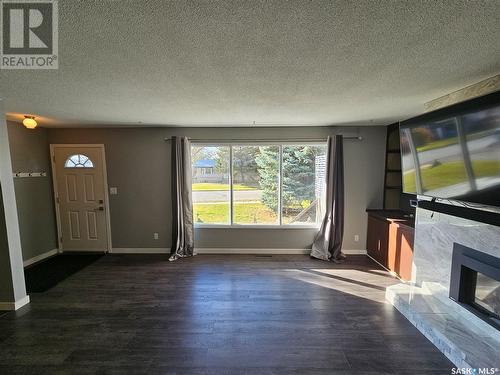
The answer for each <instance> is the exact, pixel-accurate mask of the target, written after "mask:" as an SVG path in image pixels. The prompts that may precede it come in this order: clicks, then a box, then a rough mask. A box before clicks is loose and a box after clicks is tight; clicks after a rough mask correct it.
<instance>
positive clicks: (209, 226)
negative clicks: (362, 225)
mask: <svg viewBox="0 0 500 375" xmlns="http://www.w3.org/2000/svg"><path fill="white" fill-rule="evenodd" d="M194 228H195V229H316V230H319V228H320V226H319V225H258V224H257V225H252V224H248V225H234V224H233V225H224V224H195V225H194Z"/></svg>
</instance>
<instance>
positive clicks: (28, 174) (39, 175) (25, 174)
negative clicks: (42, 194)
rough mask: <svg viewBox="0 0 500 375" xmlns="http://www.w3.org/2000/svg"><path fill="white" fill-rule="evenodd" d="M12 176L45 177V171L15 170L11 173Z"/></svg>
mask: <svg viewBox="0 0 500 375" xmlns="http://www.w3.org/2000/svg"><path fill="white" fill-rule="evenodd" d="M12 177H14V178H29V177H47V172H15V173H12Z"/></svg>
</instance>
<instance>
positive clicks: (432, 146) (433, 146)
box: [417, 131, 492, 152]
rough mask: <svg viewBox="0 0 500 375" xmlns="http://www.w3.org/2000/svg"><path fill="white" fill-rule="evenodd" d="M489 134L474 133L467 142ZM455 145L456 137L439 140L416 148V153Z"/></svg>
mask: <svg viewBox="0 0 500 375" xmlns="http://www.w3.org/2000/svg"><path fill="white" fill-rule="evenodd" d="M491 134H492V133H491V131H483V132H479V133H474V134H471V135H469V136H467V140H468V141H471V140H474V139H478V138H482V137H486V136H488V135H491ZM455 144H458V137H452V138H446V139H439V140H437V141H432V142H429V143H427V144H426V145H424V146H420V147H417V151H418V152H424V151H429V150H434V149H436V148H441V147H446V146H450V145H455Z"/></svg>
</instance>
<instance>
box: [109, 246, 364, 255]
mask: <svg viewBox="0 0 500 375" xmlns="http://www.w3.org/2000/svg"><path fill="white" fill-rule="evenodd" d="M195 252H196V253H197V254H275V255H279V254H283V255H286V254H309V253H310V252H311V249H269V248H234V247H228V248H222V247H198V248H196V249H195ZM342 252H343V253H344V254H347V255H365V254H366V250H342ZM111 253H112V254H169V253H170V248H165V247H149V248H141V247H114V248H113V250H112V251H111Z"/></svg>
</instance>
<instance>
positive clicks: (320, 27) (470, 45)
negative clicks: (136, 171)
mask: <svg viewBox="0 0 500 375" xmlns="http://www.w3.org/2000/svg"><path fill="white" fill-rule="evenodd" d="M499 20H500V1H498V0H490V1H488V0H484V1H479V0H472V1H459V0H449V1H435V0H429V1H418V0H410V1H392V0H391V1H372V0H369V1H363V0H356V1H352V0H351V1H298V0H293V1H278V0H275V1H270V0H269V1H255V0H247V1H166V0H148V1H145V0H123V1H122V0H99V1H97V0H94V1H81V0H59V70H55V71H41V70H36V71H6V70H3V71H0V97H2V98H4V99H5V103H6V104H5V107H6V110H7V112H8V113H9V117H10V118H16V114H18V115H20V114H25V113H26V114H35V115H37V116H39V120H40V122H41V124H42V125H46V126H51V125H54V126H71V125H78V124H81V125H138V124H142V125H143V126H146V125H191V126H193V125H194V126H198V125H200V126H202V125H221V126H224V125H226V126H227V125H229V126H239V125H248V124H251V123H253V122H254V121H255V123H256V125H327V124H343V125H349V124H354V125H359V124H386V123H389V122H391V121H394V120H398V119H404V118H407V117H409V116H412V115H415V114H417V113H420V112H422V110H423V104H424V103H425V102H426V101H429V100H431V99H434V98H436V97H439V96H441V95H443V94H447V93H449V92H451V91H454V90H456V89H459V88H462V87H464V86H467V85H469V84H472V83H475V82H477V81H480V80H482V79H484V78H487V77H489V76H493V75H495V74H498V73H499V72H500V22H499Z"/></svg>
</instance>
